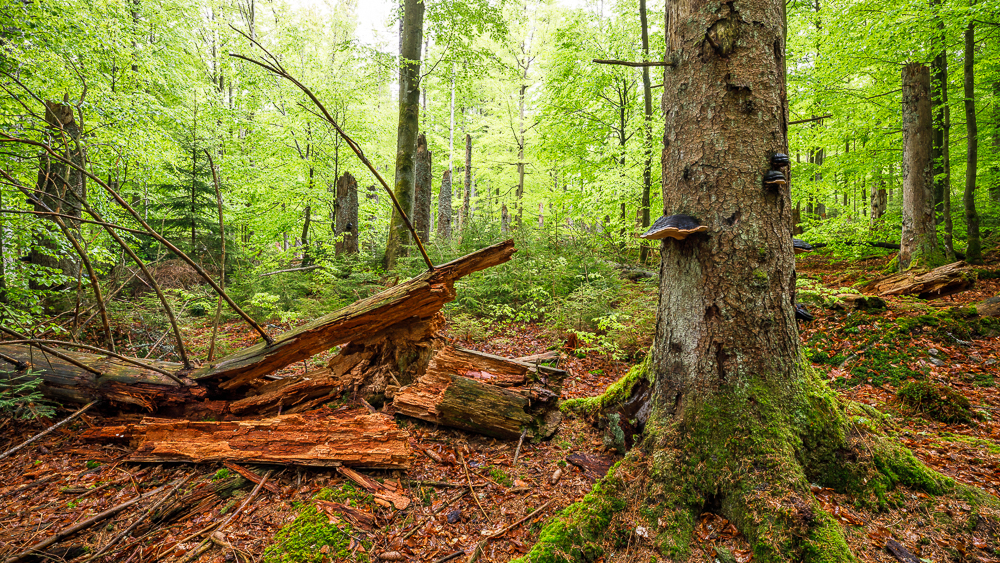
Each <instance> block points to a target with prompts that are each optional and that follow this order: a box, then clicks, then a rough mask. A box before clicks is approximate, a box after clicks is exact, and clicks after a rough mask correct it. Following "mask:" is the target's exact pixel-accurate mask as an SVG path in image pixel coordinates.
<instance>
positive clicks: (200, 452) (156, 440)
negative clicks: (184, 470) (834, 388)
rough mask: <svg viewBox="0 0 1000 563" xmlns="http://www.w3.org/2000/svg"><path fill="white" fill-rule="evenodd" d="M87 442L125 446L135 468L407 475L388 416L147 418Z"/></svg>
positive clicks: (321, 412)
mask: <svg viewBox="0 0 1000 563" xmlns="http://www.w3.org/2000/svg"><path fill="white" fill-rule="evenodd" d="M82 437H83V438H84V439H89V440H99V441H106V440H114V439H123V438H127V439H129V441H130V442H131V443H132V445H133V446H135V447H136V450H135V452H134V453H132V455H131V456H129V458H128V461H131V462H150V463H162V462H189V463H210V462H226V461H229V462H240V463H270V464H280V465H305V466H327V467H336V466H350V467H368V468H373V469H406V468H408V467H409V466H410V462H411V461H412V458H413V451H412V448H411V447H410V444H409V437H410V435H409V433H408V432H406V431H405V430H401V429H400V428H399V427H398V426H396V423H395V422H394V421H393V419H392V418H391V417H389V416H387V415H384V414H369V413H368V412H367V411H365V410H361V409H352V410H350V411H341V412H334V411H331V410H329V409H317V410H315V411H310V412H307V413H301V414H292V415H283V416H276V417H273V418H265V419H261V420H247V421H232V422H194V421H187V420H169V419H162V418H148V417H147V418H145V419H143V420H142V422H141V423H139V424H130V425H127V426H114V427H105V428H92V429H90V430H87V431H85V432H84V434H83V436H82Z"/></svg>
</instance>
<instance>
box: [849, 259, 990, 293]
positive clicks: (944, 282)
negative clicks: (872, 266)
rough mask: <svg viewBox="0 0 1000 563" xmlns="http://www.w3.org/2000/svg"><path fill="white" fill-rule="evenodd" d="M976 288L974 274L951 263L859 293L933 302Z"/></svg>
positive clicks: (884, 280) (872, 285)
mask: <svg viewBox="0 0 1000 563" xmlns="http://www.w3.org/2000/svg"><path fill="white" fill-rule="evenodd" d="M975 284H976V273H975V270H973V269H972V268H970V267H969V266H968V265H967V264H966V263H965V262H954V263H951V264H946V265H944V266H941V267H939V268H934V269H933V270H930V271H929V272H903V273H901V274H894V275H891V276H888V277H885V278H882V279H879V280H875V281H873V282H871V283H869V284H868V285H866V286H864V287H863V288H862V289H861V291H862V293H875V294H878V295H881V296H887V295H916V296H917V297H920V298H921V299H936V298H938V297H944V296H946V295H953V294H955V293H960V292H962V291H965V290H967V289H971V288H972V287H973V286H975Z"/></svg>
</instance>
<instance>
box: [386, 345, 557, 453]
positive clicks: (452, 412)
mask: <svg viewBox="0 0 1000 563" xmlns="http://www.w3.org/2000/svg"><path fill="white" fill-rule="evenodd" d="M565 376H566V372H564V371H562V370H559V369H555V368H550V367H547V366H543V365H534V364H530V363H527V362H519V361H516V360H510V359H507V358H502V357H500V356H493V355H490V354H484V353H481V352H475V351H472V350H463V349H459V348H453V347H450V346H449V347H446V348H444V349H442V350H441V351H439V352H438V353H437V354H436V355H435V356H434V357H433V358H432V359H431V360H430V363H429V365H428V366H427V370H426V372H425V373H424V374H423V375H421V376H420V377H419V378H418V379H417V381H416V382H414V383H413V384H411V385H408V386H406V387H403V388H401V389H400V390H399V392H398V393H396V395H395V397H394V398H393V402H392V405H393V407H394V408H395V410H396V412H397V413H398V414H402V415H406V416H411V417H413V418H418V419H421V420H426V421H428V422H433V423H436V424H442V425H445V426H451V427H454V428H460V429H463V430H469V431H472V432H477V433H480V434H485V435H487V436H494V437H497V438H507V439H514V438H518V437H520V436H521V433H522V431H526V432H527V436H528V437H542V438H547V437H549V436H551V435H552V434H553V433H554V432H555V431H556V429H557V428H558V426H559V422H560V421H561V420H562V415H561V413H560V412H559V408H558V406H557V402H558V398H559V393H560V391H561V388H562V380H563V378H564V377H565Z"/></svg>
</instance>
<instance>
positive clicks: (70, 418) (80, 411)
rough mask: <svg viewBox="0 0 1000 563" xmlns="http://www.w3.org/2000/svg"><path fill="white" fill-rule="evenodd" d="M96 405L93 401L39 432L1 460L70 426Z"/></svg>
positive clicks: (8, 452)
mask: <svg viewBox="0 0 1000 563" xmlns="http://www.w3.org/2000/svg"><path fill="white" fill-rule="evenodd" d="M96 404H97V401H91V402H89V403H87V404H86V405H84V406H82V407H80V408H79V409H77V411H76V412H74V413H73V414H71V415H69V416H68V417H66V418H64V419H62V420H61V421H59V422H57V423H55V424H53V425H52V426H49V427H48V428H46V429H45V430H42V431H41V432H39V433H38V434H35V435H34V436H32V437H31V438H28V439H27V440H25V441H24V442H21V444H20V445H17V446H14V447H13V448H11V449H9V450H7V451H5V452H4V453H2V454H0V459H3V458H5V457H7V456H9V455H10V454H12V453H15V452H17V451H19V450H21V449H22V448H24V447H25V446H28V445H30V444H32V443H34V442H35V441H37V440H38V439H39V438H41V437H43V436H45V435H47V434H48V433H50V432H52V431H53V430H56V429H57V428H61V427H63V426H65V425H66V424H68V423H69V422H72V421H74V420H76V418H77V417H78V416H80V415H81V414H83V413H85V412H87V411H88V410H90V407H92V406H94V405H96Z"/></svg>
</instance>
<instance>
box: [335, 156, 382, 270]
mask: <svg viewBox="0 0 1000 563" xmlns="http://www.w3.org/2000/svg"><path fill="white" fill-rule="evenodd" d="M370 191H371V190H370ZM375 193H376V194H377V193H378V192H375ZM369 197H370V196H369ZM335 233H336V234H337V235H338V236H340V235H343V238H342V239H340V240H338V241H337V243H336V244H335V245H334V249H335V252H336V253H337V256H340V255H342V254H357V253H358V181H357V180H355V179H354V176H351V173H350V172H344V173H343V174H341V176H340V178H338V179H337V220H336V231H335Z"/></svg>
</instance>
